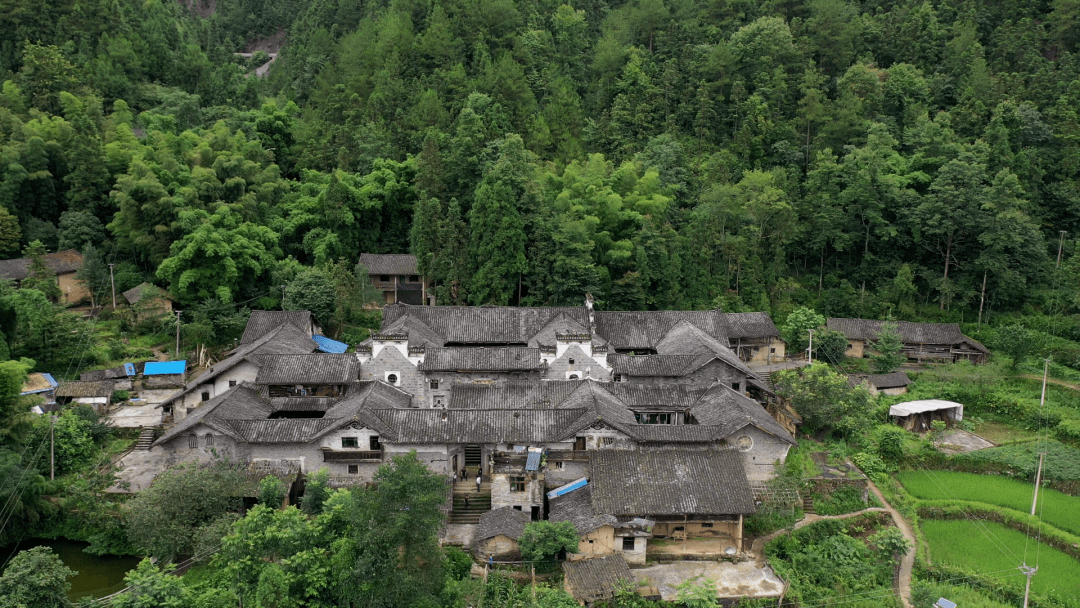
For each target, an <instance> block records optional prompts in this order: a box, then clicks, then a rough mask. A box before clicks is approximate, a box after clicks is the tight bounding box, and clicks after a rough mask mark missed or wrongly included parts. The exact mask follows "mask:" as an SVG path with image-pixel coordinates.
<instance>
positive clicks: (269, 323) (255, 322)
mask: <svg viewBox="0 0 1080 608" xmlns="http://www.w3.org/2000/svg"><path fill="white" fill-rule="evenodd" d="M312 323H313V321H312V320H311V311H307V310H253V311H251V316H250V317H248V322H247V326H245V327H244V335H243V337H241V338H240V344H251V343H252V342H254V341H256V340H258V339H259V338H261V337H263V336H265V335H266V334H267V333H269V332H271V331H273V330H275V329H277V328H279V327H281V326H282V325H285V324H289V325H292V326H293V327H296V328H297V329H299V330H301V331H303V332H305V333H306V334H307V335H308V336H311V327H312Z"/></svg>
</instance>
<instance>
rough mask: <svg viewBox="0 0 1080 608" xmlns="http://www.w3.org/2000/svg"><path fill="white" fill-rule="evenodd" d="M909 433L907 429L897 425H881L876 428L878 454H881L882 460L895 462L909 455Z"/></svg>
mask: <svg viewBox="0 0 1080 608" xmlns="http://www.w3.org/2000/svg"><path fill="white" fill-rule="evenodd" d="M907 435H908V433H907V431H905V430H904V429H902V428H900V427H898V426H896V425H892V424H882V425H879V426H878V427H877V428H876V429H874V440H875V442H876V443H877V453H878V456H881V459H882V460H885V461H888V462H893V463H896V462H900V461H901V460H903V459H904V457H905V456H906V455H907V445H906V443H907Z"/></svg>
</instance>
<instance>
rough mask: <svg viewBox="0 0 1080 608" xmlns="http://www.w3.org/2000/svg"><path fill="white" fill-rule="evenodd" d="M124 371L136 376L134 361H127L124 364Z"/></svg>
mask: <svg viewBox="0 0 1080 608" xmlns="http://www.w3.org/2000/svg"><path fill="white" fill-rule="evenodd" d="M124 373H126V374H127V375H129V376H134V375H135V364H134V363H125V364H124Z"/></svg>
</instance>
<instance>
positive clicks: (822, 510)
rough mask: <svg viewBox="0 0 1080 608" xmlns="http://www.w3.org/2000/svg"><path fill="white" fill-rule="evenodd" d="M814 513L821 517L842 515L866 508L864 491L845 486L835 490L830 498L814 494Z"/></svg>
mask: <svg viewBox="0 0 1080 608" xmlns="http://www.w3.org/2000/svg"><path fill="white" fill-rule="evenodd" d="M812 496H813V498H814V511H815V512H817V513H819V514H821V515H842V514H844V513H852V512H854V511H859V510H861V509H865V508H866V502H864V501H863V498H862V490H861V489H859V488H857V487H855V486H850V485H848V486H843V487H840V488H837V489H835V490H833V491H832V492H831V493H830V494H829V495H828V496H823V495H821V494H813V495H812Z"/></svg>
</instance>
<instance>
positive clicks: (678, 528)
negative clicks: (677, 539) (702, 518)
mask: <svg viewBox="0 0 1080 608" xmlns="http://www.w3.org/2000/svg"><path fill="white" fill-rule="evenodd" d="M675 531H676V532H685V531H686V528H684V527H682V526H675Z"/></svg>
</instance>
